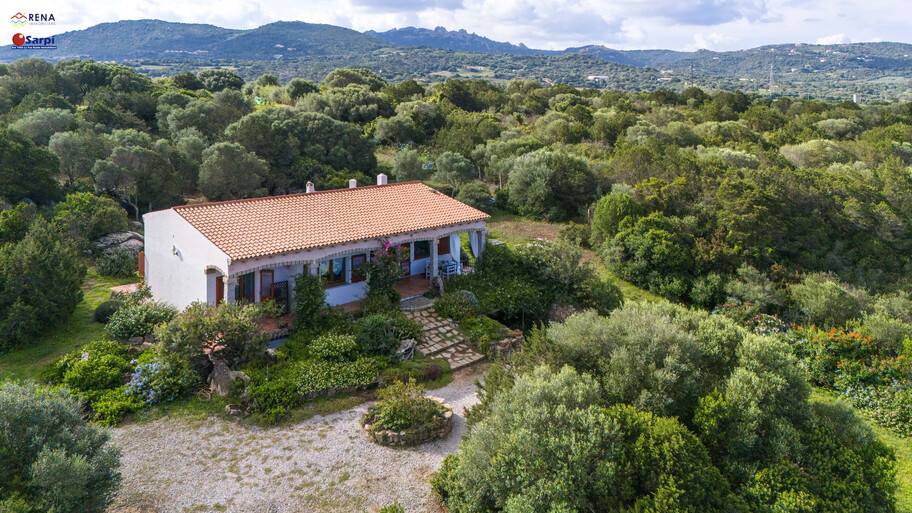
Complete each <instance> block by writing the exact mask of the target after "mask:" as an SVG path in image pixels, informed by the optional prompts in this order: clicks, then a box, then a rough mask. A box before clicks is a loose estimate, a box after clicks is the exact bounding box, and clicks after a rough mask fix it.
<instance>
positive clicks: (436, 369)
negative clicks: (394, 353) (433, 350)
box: [380, 352, 450, 383]
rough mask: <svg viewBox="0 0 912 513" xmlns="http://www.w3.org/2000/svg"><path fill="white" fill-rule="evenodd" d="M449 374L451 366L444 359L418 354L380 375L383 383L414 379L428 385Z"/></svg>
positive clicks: (384, 370) (385, 369)
mask: <svg viewBox="0 0 912 513" xmlns="http://www.w3.org/2000/svg"><path fill="white" fill-rule="evenodd" d="M448 372H450V364H449V363H448V362H447V361H446V360H445V359H444V358H428V357H425V356H424V355H423V354H421V353H420V352H417V353H415V357H414V358H413V359H411V360H404V361H402V362H399V363H398V364H396V365H393V366H389V367H386V368H384V369H383V371H382V372H381V373H380V381H381V382H382V383H388V382H390V381H394V380H399V381H404V382H407V381H408V380H410V379H414V380H415V381H417V382H419V383H428V382H431V381H436V380H438V379H440V378H441V377H442V376H443V375H444V374H445V373H448Z"/></svg>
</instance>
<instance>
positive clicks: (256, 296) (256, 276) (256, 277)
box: [253, 269, 261, 303]
mask: <svg viewBox="0 0 912 513" xmlns="http://www.w3.org/2000/svg"><path fill="white" fill-rule="evenodd" d="M260 286H261V283H260V269H257V270H256V271H253V302H254V303H259V302H260Z"/></svg>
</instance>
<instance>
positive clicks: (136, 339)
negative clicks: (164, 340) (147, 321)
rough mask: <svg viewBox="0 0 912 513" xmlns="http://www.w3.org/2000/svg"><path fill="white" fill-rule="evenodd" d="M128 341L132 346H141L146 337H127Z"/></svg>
mask: <svg viewBox="0 0 912 513" xmlns="http://www.w3.org/2000/svg"><path fill="white" fill-rule="evenodd" d="M127 342H129V343H130V345H131V346H140V345H142V343H143V342H145V338H143V337H130V338H128V339H127Z"/></svg>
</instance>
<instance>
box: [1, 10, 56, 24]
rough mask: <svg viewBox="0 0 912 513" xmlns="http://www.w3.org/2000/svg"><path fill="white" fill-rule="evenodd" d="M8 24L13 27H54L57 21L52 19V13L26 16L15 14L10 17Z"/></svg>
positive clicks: (24, 14) (19, 13)
mask: <svg viewBox="0 0 912 513" xmlns="http://www.w3.org/2000/svg"><path fill="white" fill-rule="evenodd" d="M10 23H11V24H12V25H13V26H14V27H22V26H25V25H54V24H56V23H57V20H56V19H54V14H53V13H39V14H34V13H33V14H26V13H24V12H17V13H16V14H14V15H13V16H10Z"/></svg>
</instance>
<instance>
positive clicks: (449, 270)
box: [440, 260, 459, 278]
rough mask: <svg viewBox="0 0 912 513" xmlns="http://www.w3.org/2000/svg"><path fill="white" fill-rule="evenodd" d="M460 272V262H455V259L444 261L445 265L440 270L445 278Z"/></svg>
mask: <svg viewBox="0 0 912 513" xmlns="http://www.w3.org/2000/svg"><path fill="white" fill-rule="evenodd" d="M458 273H459V263H458V262H455V261H453V260H447V261H446V262H443V266H442V269H441V271H440V274H441V275H442V276H443V277H444V278H449V277H450V276H453V275H454V274H458Z"/></svg>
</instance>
